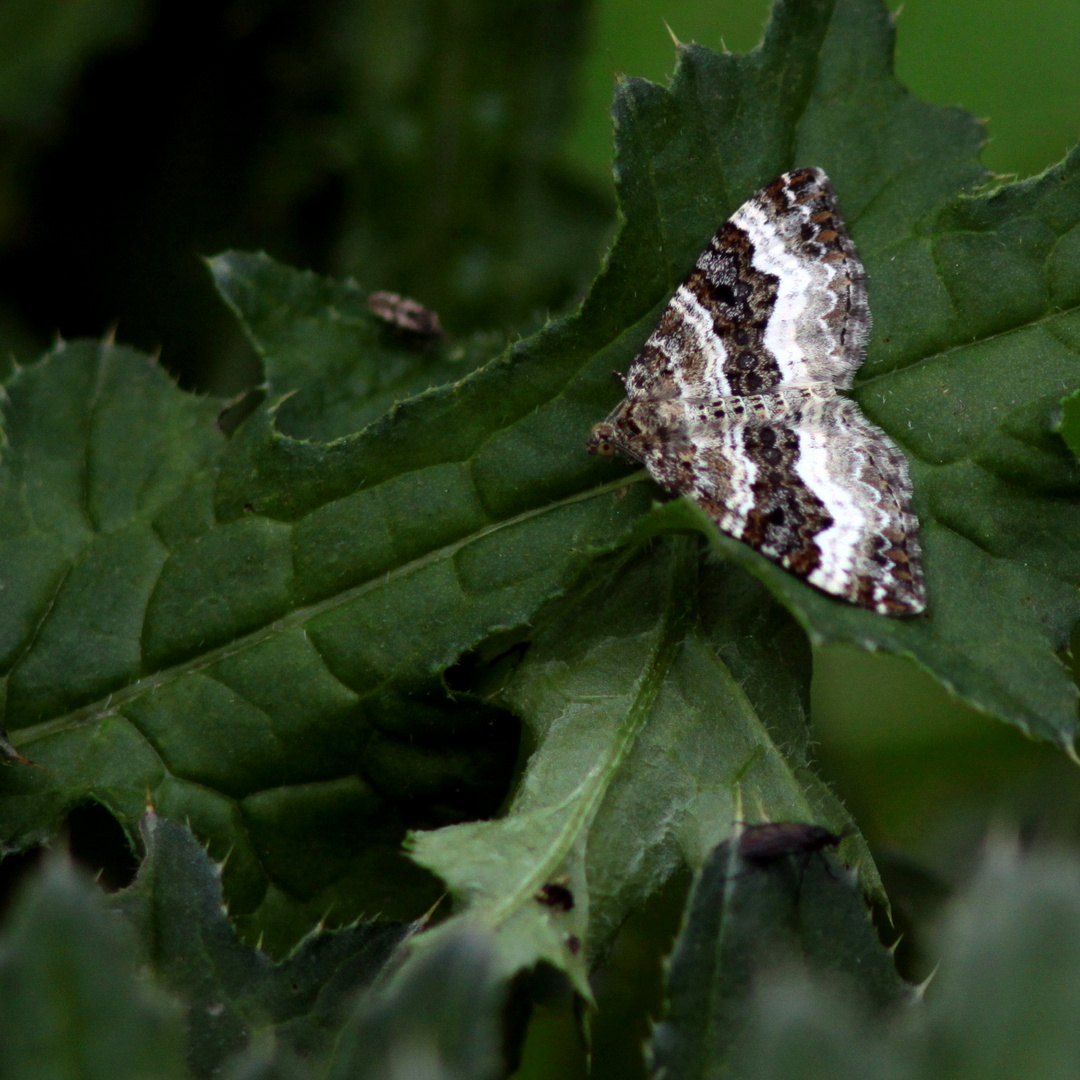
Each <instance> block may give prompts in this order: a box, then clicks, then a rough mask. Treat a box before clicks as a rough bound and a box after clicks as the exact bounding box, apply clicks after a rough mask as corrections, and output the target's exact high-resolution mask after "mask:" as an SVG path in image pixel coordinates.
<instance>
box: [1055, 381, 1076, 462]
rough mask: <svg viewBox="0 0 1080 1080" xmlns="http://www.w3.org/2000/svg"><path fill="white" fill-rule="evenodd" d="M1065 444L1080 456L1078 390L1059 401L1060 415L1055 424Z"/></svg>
mask: <svg viewBox="0 0 1080 1080" xmlns="http://www.w3.org/2000/svg"><path fill="white" fill-rule="evenodd" d="M1057 429H1058V431H1060V432H1061V437H1062V438H1063V439H1064V440H1065V444H1066V446H1068V448H1069V449H1070V450H1071V451H1072V452H1073V453H1074V454H1076V455H1077V456H1078V457H1080V390H1076V391H1074V392H1073V393H1071V394H1069V395H1068V397H1066V398H1065V399H1064V400H1063V401H1062V402H1061V417H1060V419H1059V421H1058V425H1057Z"/></svg>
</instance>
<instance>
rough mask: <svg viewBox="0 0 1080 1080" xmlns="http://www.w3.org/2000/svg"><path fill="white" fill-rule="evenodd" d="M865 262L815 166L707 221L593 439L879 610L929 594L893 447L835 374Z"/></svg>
mask: <svg viewBox="0 0 1080 1080" xmlns="http://www.w3.org/2000/svg"><path fill="white" fill-rule="evenodd" d="M869 326H870V315H869V308H868V306H867V299H866V275H865V271H864V269H863V266H862V263H861V261H860V260H859V257H858V253H857V252H856V249H855V246H854V244H853V242H852V240H851V238H850V236H849V235H848V232H847V228H846V226H845V224H844V221H843V219H842V217H841V215H840V212H839V209H838V206H837V201H836V194H835V192H834V190H833V187H832V184H831V183H830V182H829V180H828V177H826V176H825V174H824V172H822V171H821V170H820V169H800V170H795V171H794V172H791V173H785V174H784V175H783V176H780V177H778V178H777V179H776V180H774V181H773V182H772V183H771V184H768V185H767V186H766V187H764V188H762V189H761V190H760V191H758V192H757V193H756V194H755V195H753V196H752V197H751V198H750V199H748V200H747V201H746V202H745V203H744V204H743V205H742V206H741V207H740V208H739V209H738V210H737V211H736V212H735V213H734V214H733V215H732V217H731V218H730V219H729V220H728V221H727V222H725V223H724V225H722V226H721V227H720V229H719V230H718V231H717V232H716V234H715V235H714V236H713V237H712V239H711V240H710V242H709V244H708V246H707V247H706V249H705V250H704V251H703V252H702V254H701V256H700V257H699V259H698V261H697V263H696V264H695V266H694V268H693V270H691V272H690V274H689V275H688V276H687V278H686V280H685V281H683V283H682V284H681V285H680V286H679V287H678V289H676V291H675V293H674V295H673V296H672V298H671V300H670V301H669V303H668V304H667V306H666V307H665V309H664V311H663V313H662V315H661V317H660V321H659V323H658V325H657V327H656V329H655V330H654V331H653V333H652V334H651V335H650V336H649V338H648V340H647V341H646V342H645V345H644V346H643V347H642V349H641V351H640V353H639V354H638V356H637V357H636V358H635V360H634V362H633V363H632V365H631V367H630V369H629V372H628V374H627V377H626V379H625V385H626V395H627V396H626V400H625V401H624V402H622V404H621V405H619V406H618V407H617V408H616V409H615V410H614V412H613V413H612V414H611V415H610V416H609V417H608V419H607V420H606V421H605V422H604V423H602V424H598V425H597V426H596V427H595V428H594V430H593V436H592V438H591V439H590V449H592V450H594V451H598V452H610V451H611V450H619V451H620V452H621V453H623V454H624V455H625V456H627V457H629V458H631V459H634V460H637V461H641V462H643V463H644V464H645V466H646V468H647V469H648V470H649V472H650V474H651V475H652V476H653V478H654V479H655V480H656V481H657V482H658V483H659V484H660V485H661V486H662V487H664V488H666V489H667V490H668V491H671V492H673V493H676V494H683V495H688V496H689V497H691V498H693V499H694V500H695V501H696V502H698V504H699V505H700V506H701V507H702V508H703V509H704V510H705V511H706V512H707V513H708V514H710V516H712V518H713V519H714V520H715V521H716V523H717V525H718V527H719V528H720V529H721V530H722V531H724V532H726V533H728V534H729V535H732V536H734V537H736V538H738V539H740V540H743V541H744V542H746V543H747V544H749V545H750V546H751V547H753V548H755V549H756V550H758V551H760V552H761V553H762V554H763V555H765V556H766V557H768V558H770V559H772V560H773V561H775V562H777V563H778V564H779V565H781V566H783V567H784V568H785V569H787V570H789V571H791V572H792V573H793V574H795V575H797V576H799V577H801V578H804V579H805V580H806V581H808V582H809V583H810V584H811V585H813V586H815V587H817V588H819V589H821V590H823V591H824V592H827V593H830V594H832V595H834V596H838V597H841V598H843V599H845V600H847V601H849V602H851V603H854V604H858V605H859V606H862V607H866V608H870V609H871V610H874V611H878V612H880V613H882V614H888V615H912V614H917V613H919V612H921V611H922V610H923V609H924V608H925V605H926V598H925V588H924V585H923V579H922V571H921V563H920V550H919V542H918V520H917V518H916V517H915V515H914V513H913V512H912V510H911V495H912V488H911V482H910V479H909V477H908V469H907V461H906V459H905V458H904V455H903V453H902V452H901V451H900V449H899V448H898V447H897V446H896V445H895V444H894V443H893V442H892V441H891V440H890V439H889V438H888V436H887V435H885V433H884V432H883V431H881V430H880V429H879V428H878V427H876V426H875V425H874V424H872V423H871V422H870V421H869V420H867V419H866V417H865V416H863V414H862V413H861V412H860V410H859V408H858V406H857V405H856V404H855V403H854V402H853V401H851V400H849V399H848V398H845V397H843V396H842V395H840V394H838V393H837V390H838V389H846V388H847V387H849V386H850V385H851V381H852V378H853V376H854V374H855V371H856V370H857V369H858V367H859V365H860V364H861V363H862V361H863V359H864V357H865V351H866V341H867V335H868V333H869Z"/></svg>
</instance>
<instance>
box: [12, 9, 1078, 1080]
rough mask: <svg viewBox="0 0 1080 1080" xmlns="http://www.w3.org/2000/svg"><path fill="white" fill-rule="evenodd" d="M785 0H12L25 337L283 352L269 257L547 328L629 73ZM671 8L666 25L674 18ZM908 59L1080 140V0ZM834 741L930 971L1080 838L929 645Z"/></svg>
mask: <svg viewBox="0 0 1080 1080" xmlns="http://www.w3.org/2000/svg"><path fill="white" fill-rule="evenodd" d="M768 6H769V5H768V2H767V0H602V2H599V3H596V4H588V3H585V2H583V0H557V2H553V3H542V4H539V5H535V4H533V5H530V4H524V3H520V2H517V0H501V2H496V0H304V2H301V0H49V2H48V3H42V2H41V0H3V3H2V4H0V356H3V357H8V356H14V357H15V358H16V359H18V360H21V361H23V362H26V361H29V360H31V359H32V358H33V357H34V355H35V354H36V353H37V352H38V351H39V350H40V349H41V348H42V347H44V346H45V345H47V344H48V342H49V341H50V340H51V339H52V338H53V337H54V335H56V334H57V333H60V334H62V335H64V336H66V337H74V336H80V335H100V334H102V333H105V332H108V331H109V330H110V329H111V328H113V327H115V328H116V335H117V337H118V339H119V340H121V341H124V342H128V343H131V344H134V345H137V346H140V347H142V348H145V349H148V350H151V351H155V352H159V353H160V356H161V360H162V362H163V363H164V364H165V365H166V367H167V368H168V369H169V370H170V371H172V372H173V373H174V374H175V375H176V376H177V377H178V378H179V379H180V381H181V382H182V383H183V384H184V385H186V386H190V387H194V388H200V389H205V390H211V391H214V392H218V393H233V392H236V391H238V390H240V389H242V388H243V387H244V386H246V385H249V384H250V382H251V381H253V380H254V379H256V378H257V377H258V366H257V364H256V362H255V359H254V357H253V355H252V354H251V352H250V349H249V348H248V346H247V345H246V343H245V342H244V341H243V340H242V339H241V338H240V336H239V334H238V333H237V331H236V329H235V327H234V325H233V322H232V319H231V317H230V315H229V314H228V313H227V312H226V310H225V309H224V307H223V305H222V304H221V303H220V301H219V300H218V299H217V297H216V295H215V293H214V292H213V289H212V288H211V285H210V279H209V275H208V274H207V273H206V271H205V268H204V267H203V265H202V262H201V258H202V257H203V256H206V255H210V254H213V253H215V252H217V251H220V250H223V249H226V248H229V247H239V248H245V249H265V250H267V251H269V252H270V254H272V255H274V256H275V257H276V258H279V259H281V260H283V261H286V262H290V263H293V264H295V265H300V266H306V267H311V268H313V269H315V270H318V271H320V272H323V273H332V274H336V275H342V276H344V275H353V276H355V277H356V278H357V279H358V280H359V281H360V283H361V284H362V285H364V286H366V287H368V288H391V289H397V290H400V291H403V292H406V293H409V294H411V295H414V296H416V297H417V298H418V299H420V300H422V301H423V302H425V303H428V304H430V305H432V306H434V307H435V308H436V309H437V310H438V311H439V313H440V316H441V317H442V320H443V322H444V324H445V325H446V326H447V327H448V328H449V329H450V330H451V331H454V332H464V331H468V330H471V329H474V328H478V327H485V326H496V327H506V326H511V327H513V326H517V327H519V328H521V329H522V331H523V332H524V331H525V330H526V329H527V328H529V327H530V326H533V325H535V324H536V322H537V321H538V319H542V318H543V317H544V316H545V315H546V314H547V313H549V312H557V311H559V310H561V309H565V308H566V307H567V306H569V305H571V304H572V303H573V302H574V301H575V299H576V298H577V297H579V296H580V295H581V294H582V292H583V291H584V289H586V288H587V286H588V283H589V281H590V280H591V278H592V277H593V276H594V274H595V272H596V270H597V268H598V266H599V263H600V259H601V257H602V254H603V250H604V248H605V246H606V244H607V242H608V241H609V240H610V237H611V235H612V231H613V229H614V223H615V207H614V193H613V187H612V182H611V172H610V167H611V156H612V135H611V125H610V119H609V107H610V103H611V97H612V89H613V80H614V77H615V75H616V74H617V73H619V72H623V73H627V74H632V75H643V76H646V77H648V78H650V79H653V80H656V81H663V80H664V79H666V78H667V76H668V74H669V73H670V71H671V68H672V66H673V62H674V49H673V45H672V40H671V36H670V34H669V30H668V28H670V32H671V34H674V35H675V36H676V37H677V38H678V39H680V40H683V41H697V42H698V43H700V44H702V45H707V46H709V47H711V48H715V49H719V48H722V47H723V46H724V45H726V47H727V48H729V49H731V50H733V51H743V50H746V49H748V48H750V47H752V46H753V45H754V43H755V42H756V41H757V40H758V38H759V36H760V32H761V28H762V25H763V22H764V19H765V17H766V14H767V10H768ZM665 23H666V26H665ZM897 31H898V47H897V68H898V74H899V77H900V78H901V80H902V81H903V82H904V83H906V84H907V86H908V87H909V88H910V89H911V90H912V91H913V92H914V93H915V94H916V95H918V96H919V97H921V98H924V99H925V100H928V101H931V102H935V103H939V104H944V105H960V106H963V107H964V108H966V109H968V110H969V111H971V112H973V113H974V114H975V115H977V116H980V117H983V118H986V119H987V121H988V133H989V136H990V142H989V144H988V146H987V148H986V151H985V154H984V161H985V163H986V164H987V165H988V166H989V167H990V168H991V169H993V170H995V171H997V172H1000V173H1014V174H1018V175H1020V176H1026V175H1030V174H1033V173H1037V172H1039V171H1041V170H1042V169H1044V168H1045V167H1046V166H1048V165H1050V164H1052V163H1053V162H1054V161H1056V160H1058V159H1059V158H1060V157H1061V156H1062V155H1063V154H1064V153H1065V152H1066V151H1067V150H1068V149H1069V148H1070V147H1071V146H1072V145H1074V144H1075V143H1076V140H1077V135H1078V133H1080V4H1078V3H1077V2H1076V0H1043V2H1042V3H1041V4H1038V5H1033V4H1031V3H1030V2H1029V0H907V2H906V3H905V4H904V5H903V10H902V12H901V13H900V15H899V17H898V20H897ZM814 719H815V725H816V737H817V739H818V756H819V761H820V763H821V766H822V769H823V771H824V773H825V774H826V776H827V777H828V778H829V779H830V780H831V781H832V782H833V783H834V784H835V786H836V787H837V789H838V791H839V792H840V794H841V795H842V796H843V798H844V799H845V800H846V801H847V802H848V804H849V806H850V807H851V809H852V810H853V812H854V813H855V816H856V818H857V820H858V821H859V822H860V824H861V825H862V827H863V828H864V830H865V831H866V833H867V835H868V838H869V839H870V841H871V843H872V844H873V845H874V848H875V852H876V854H877V856H878V858H879V861H880V865H881V868H882V871H883V874H884V876H885V879H886V884H887V886H888V888H889V891H890V896H891V898H892V901H893V905H894V911H895V914H896V919H897V923H898V925H899V926H900V927H901V928H903V929H905V930H906V931H907V937H906V939H905V944H904V945H903V946H902V949H901V953H900V959H901V962H902V963H903V964H904V965H906V970H907V973H908V974H909V975H911V976H912V977H920V976H922V975H925V974H926V971H927V970H928V967H929V966H930V964H931V960H930V958H929V957H927V956H926V955H925V952H924V951H923V950H924V947H923V944H922V942H921V940H920V936H919V932H918V929H919V926H920V925H921V922H922V919H923V918H924V917H925V915H926V914H927V913H929V912H931V911H932V910H933V909H934V907H935V905H936V904H937V903H938V902H939V901H940V899H941V898H942V897H943V896H944V895H946V894H947V892H948V890H949V889H950V888H952V887H954V886H955V885H956V884H957V883H958V882H959V881H961V880H963V878H964V876H965V874H966V873H967V871H968V869H969V868H970V867H971V866H972V864H973V861H974V859H975V858H976V856H977V854H978V848H979V843H980V838H981V836H982V835H983V833H984V831H985V829H986V828H987V826H988V825H989V824H995V825H1002V826H1004V827H1006V828H1013V829H1017V830H1019V831H1020V832H1021V833H1022V834H1023V835H1024V836H1025V837H1028V838H1037V837H1048V838H1054V839H1057V840H1060V841H1065V842H1068V843H1070V844H1075V843H1076V841H1077V839H1078V837H1080V785H1078V783H1077V769H1076V767H1075V766H1074V765H1073V764H1072V763H1071V762H1069V761H1068V760H1067V759H1066V758H1065V757H1064V756H1063V755H1062V754H1061V753H1060V752H1058V751H1054V750H1050V749H1048V748H1046V747H1042V746H1039V745H1036V744H1034V743H1031V742H1029V741H1027V740H1025V739H1024V738H1023V737H1022V736H1021V735H1020V734H1019V733H1018V732H1015V731H1013V730H1012V729H1007V728H1005V727H1004V726H1003V725H1001V724H999V723H997V722H995V721H993V720H990V719H987V718H984V717H981V716H978V715H976V714H974V713H973V712H972V711H971V710H968V709H966V708H964V707H963V706H961V705H959V704H957V703H955V702H953V701H951V700H950V699H949V697H948V695H947V694H946V693H945V692H944V691H943V690H942V689H941V688H940V687H938V686H937V685H936V684H935V683H933V682H932V681H931V680H930V679H929V678H928V677H926V676H924V675H922V674H921V673H919V672H917V671H915V670H914V669H913V667H912V666H911V665H909V664H907V663H906V662H904V661H903V660H899V659H895V658H887V657H877V656H870V655H866V654H863V653H860V652H858V651H856V650H852V649H828V650H824V651H819V653H818V656H817V666H816V675H815V684H814ZM685 887H686V883H685V882H675V883H673V884H672V886H671V888H670V889H669V890H668V892H667V893H666V894H665V896H663V897H660V898H658V899H657V900H656V901H654V902H653V904H652V905H650V908H649V910H648V911H647V912H646V913H644V914H642V915H641V916H639V917H637V918H636V919H635V920H633V921H632V923H631V924H630V925H629V926H628V927H627V929H626V932H625V933H624V934H623V936H622V939H621V941H620V944H619V947H618V948H617V950H616V953H615V955H614V956H613V957H612V960H611V962H610V964H609V965H608V967H607V968H606V969H605V971H604V972H602V973H601V975H600V977H599V997H600V1004H601V1010H600V1013H599V1015H598V1017H597V1019H596V1023H595V1025H594V1034H595V1040H596V1055H595V1063H596V1070H595V1073H594V1075H596V1076H600V1077H603V1076H609V1075H610V1076H616V1075H618V1076H621V1077H624V1078H625V1077H632V1076H640V1075H642V1066H641V1063H640V1053H639V1046H640V1042H641V1040H642V1039H644V1038H645V1036H646V1035H647V1033H648V1025H647V1023H646V1019H645V1017H646V1014H647V1012H649V1011H652V1013H653V1014H654V1015H655V1013H656V1010H657V1009H658V1007H659V989H658V985H659V984H658V979H659V970H660V969H659V962H660V961H659V958H660V954H661V952H662V950H663V948H664V947H665V942H666V941H667V940H669V938H670V936H671V935H672V934H673V933H674V931H675V929H676V927H677V921H678V916H679V905H680V903H681V896H682V894H683V892H684V891H685ZM538 992H541V994H542V996H544V995H545V994H546V1000H547V1001H548V1004H546V1005H543V1006H541V1007H540V1009H539V1010H538V1012H537V1017H536V1019H535V1021H534V1024H533V1027H532V1029H531V1034H530V1038H529V1043H528V1046H527V1054H526V1061H525V1064H524V1066H523V1071H522V1075H523V1076H528V1077H540V1076H545V1077H547V1076H560V1077H571V1076H577V1075H584V1072H583V1069H584V1055H583V1053H582V1050H581V1047H580V1046H579V1045H578V1043H577V1042H576V1040H575V1037H574V1035H573V1030H572V1023H571V1020H570V1011H569V1005H568V1002H567V1000H566V998H565V997H564V996H561V993H560V991H559V989H558V988H548V990H547V991H544V990H543V988H542V987H541V988H538Z"/></svg>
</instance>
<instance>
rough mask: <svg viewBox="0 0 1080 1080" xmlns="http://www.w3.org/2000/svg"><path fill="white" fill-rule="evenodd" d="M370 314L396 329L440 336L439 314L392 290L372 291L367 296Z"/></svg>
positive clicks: (423, 335) (428, 335)
mask: <svg viewBox="0 0 1080 1080" xmlns="http://www.w3.org/2000/svg"><path fill="white" fill-rule="evenodd" d="M367 304H368V307H369V308H370V309H371V312H372V314H374V315H378V317H379V318H380V319H382V320H383V321H384V322H388V323H389V324H390V325H391V326H394V327H396V328H397V329H398V330H405V331H407V332H408V333H410V334H419V335H420V336H422V337H441V336H442V332H443V328H442V324H441V323H440V322H439V316H438V315H436V314H435V312H434V311H432V310H431V309H430V308H426V307H424V305H423V304H420V303H417V301H415V300H411V299H410V298H409V297H407V296H401V295H400V294H399V293H392V292H373V293H370V294H369V295H368V298H367Z"/></svg>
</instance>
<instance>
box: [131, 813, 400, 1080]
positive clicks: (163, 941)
mask: <svg viewBox="0 0 1080 1080" xmlns="http://www.w3.org/2000/svg"><path fill="white" fill-rule="evenodd" d="M143 839H144V840H145V843H146V854H145V856H144V858H143V862H142V866H141V867H140V869H139V875H138V878H137V879H136V881H135V882H134V884H133V885H131V886H130V888H128V889H126V890H125V891H124V892H122V893H120V894H119V895H118V896H116V897H115V906H116V907H117V908H119V910H120V911H122V912H123V913H124V915H125V916H127V919H128V921H129V922H130V923H131V925H132V926H133V927H134V928H135V929H136V931H137V932H138V935H139V938H140V940H141V941H142V942H143V947H144V949H145V951H146V960H147V962H148V963H149V965H150V967H151V969H152V970H153V971H154V972H155V974H156V976H157V978H158V979H159V980H160V982H161V984H162V985H163V986H164V987H166V988H167V989H168V990H169V991H170V992H171V993H172V994H174V995H175V996H176V997H177V998H178V999H179V1000H181V1001H182V1002H183V1003H184V1007H185V1027H186V1037H187V1060H188V1065H189V1066H190V1068H191V1071H192V1072H193V1073H194V1074H195V1076H200V1077H202V1076H217V1075H220V1073H221V1070H222V1068H223V1066H224V1065H225V1064H226V1063H228V1062H229V1061H230V1060H231V1059H232V1058H234V1057H236V1056H237V1055H239V1054H246V1055H247V1056H248V1057H249V1058H252V1059H255V1060H257V1059H258V1058H259V1057H260V1056H261V1055H262V1054H264V1053H265V1052H266V1050H265V1047H266V1046H267V1045H271V1044H272V1045H273V1047H274V1051H273V1053H274V1056H275V1058H277V1059H279V1060H284V1061H286V1062H287V1061H291V1060H294V1059H295V1061H296V1062H302V1061H308V1062H310V1063H312V1064H314V1063H319V1062H325V1060H326V1059H327V1058H328V1056H329V1054H330V1051H331V1050H332V1048H333V1046H334V1043H335V1042H336V1040H337V1037H338V1032H339V1030H340V1028H341V1026H342V1024H343V1023H344V1022H345V1020H346V1019H347V1018H348V1016H349V1015H350V1013H351V1010H352V1006H353V1002H354V1000H355V999H356V997H357V996H358V994H359V992H360V991H361V990H363V989H364V988H366V987H367V986H368V985H369V984H370V983H371V982H373V981H374V979H375V977H376V976H377V975H378V974H379V972H380V971H381V970H382V969H383V967H384V966H385V965H386V963H387V960H388V959H389V957H390V955H391V953H392V952H393V950H394V948H395V947H396V946H397V945H399V944H400V942H401V941H402V940H403V939H404V937H405V935H406V932H407V930H408V927H407V926H405V925H404V924H401V923H389V922H372V923H360V924H357V925H355V926H350V927H345V928H342V929H340V930H330V931H320V932H316V933H312V934H311V935H310V936H309V937H307V938H305V939H304V940H303V941H302V942H301V943H300V944H299V945H298V946H297V947H296V949H295V950H294V951H293V952H292V954H291V955H290V956H288V957H287V958H286V959H284V960H282V961H280V962H279V963H274V962H273V961H272V960H271V959H270V958H269V957H268V956H267V955H266V954H265V953H263V952H261V951H259V950H257V949H253V948H252V947H250V946H248V945H244V944H243V943H242V942H240V941H239V940H238V939H237V936H236V930H235V928H234V926H233V925H232V923H231V922H230V920H229V917H228V911H227V909H226V908H225V907H223V905H222V895H221V875H220V870H219V868H218V867H217V866H215V865H214V864H213V863H212V862H211V861H210V859H209V857H208V856H207V855H206V853H205V852H204V851H203V850H202V848H200V847H199V845H198V842H197V841H196V840H195V838H194V837H193V836H192V835H191V833H190V832H189V831H188V830H187V829H185V828H184V827H183V826H181V825H177V824H176V823H175V822H171V821H168V820H165V819H161V818H158V817H157V816H156V815H154V814H148V815H147V817H146V818H145V819H144V822H143ZM282 1067H284V1066H282Z"/></svg>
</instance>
